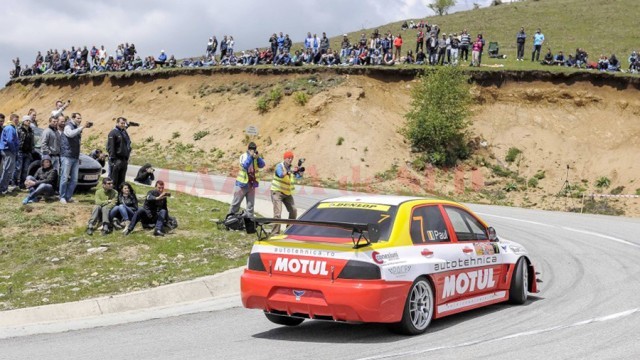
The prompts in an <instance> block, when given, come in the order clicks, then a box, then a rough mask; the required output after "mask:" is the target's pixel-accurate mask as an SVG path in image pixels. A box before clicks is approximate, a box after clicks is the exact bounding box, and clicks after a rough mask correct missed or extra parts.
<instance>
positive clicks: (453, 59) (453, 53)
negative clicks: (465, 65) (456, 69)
mask: <svg viewBox="0 0 640 360" xmlns="http://www.w3.org/2000/svg"><path fill="white" fill-rule="evenodd" d="M451 65H458V49H454V48H452V49H451Z"/></svg>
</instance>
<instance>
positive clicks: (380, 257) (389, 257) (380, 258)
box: [371, 251, 400, 265]
mask: <svg viewBox="0 0 640 360" xmlns="http://www.w3.org/2000/svg"><path fill="white" fill-rule="evenodd" d="M371 258H372V259H373V262H375V263H376V264H380V265H382V264H384V263H388V262H390V261H395V260H400V255H398V253H397V252H392V253H386V254H381V253H379V252H377V251H374V252H372V253H371Z"/></svg>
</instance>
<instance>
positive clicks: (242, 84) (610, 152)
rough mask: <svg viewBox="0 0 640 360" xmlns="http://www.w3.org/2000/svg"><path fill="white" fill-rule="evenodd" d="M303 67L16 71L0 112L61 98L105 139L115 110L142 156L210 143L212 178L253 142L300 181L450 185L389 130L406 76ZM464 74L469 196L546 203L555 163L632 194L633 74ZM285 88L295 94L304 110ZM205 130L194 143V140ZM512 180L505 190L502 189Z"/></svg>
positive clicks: (400, 109) (579, 178)
mask: <svg viewBox="0 0 640 360" xmlns="http://www.w3.org/2000/svg"><path fill="white" fill-rule="evenodd" d="M315 70H317V69H314V71H311V69H303V70H301V71H280V70H275V71H273V70H271V69H257V70H255V71H236V70H235V69H234V70H233V71H231V70H224V69H221V71H207V70H202V71H190V72H182V71H174V72H171V73H168V74H163V75H160V76H157V77H149V76H146V75H145V74H131V75H129V74H127V76H123V77H105V76H102V75H100V76H93V77H86V78H80V79H64V78H62V79H54V78H46V79H43V80H42V79H41V80H36V81H34V79H28V80H22V81H19V82H12V83H10V84H9V85H8V86H7V87H6V88H4V89H3V90H1V91H0V102H1V103H2V104H3V105H2V108H1V109H0V111H1V112H3V113H5V114H7V113H12V112H16V113H18V114H25V113H26V111H27V110H28V109H29V108H31V107H33V108H35V109H36V110H38V111H39V113H40V114H41V116H40V117H39V120H40V123H44V122H46V119H45V117H46V116H45V114H48V113H49V112H50V111H51V110H52V106H53V104H54V102H55V100H56V99H67V98H71V99H73V104H72V107H71V108H70V109H69V112H71V111H79V112H82V113H83V117H84V118H85V119H90V120H93V121H94V122H95V123H96V126H95V129H92V130H90V131H88V134H93V135H94V136H93V140H94V142H95V143H96V144H104V140H106V133H107V132H108V131H109V130H110V129H111V128H112V127H113V124H114V123H113V120H112V119H113V118H114V117H116V116H125V117H127V118H129V119H130V120H134V121H137V122H140V123H142V124H143V125H142V126H141V127H139V128H130V133H131V136H132V138H133V141H134V143H143V142H145V141H146V142H148V143H149V146H148V147H147V150H144V149H140V150H139V151H140V152H141V153H143V154H148V156H150V157H152V158H150V159H149V160H150V162H152V163H153V162H154V159H155V158H157V154H154V153H153V152H150V151H151V150H149V148H151V145H152V144H153V143H155V144H157V145H155V146H154V147H153V148H154V149H155V150H156V151H160V152H162V151H169V152H171V151H174V150H175V149H174V148H171V149H172V150H169V149H167V148H166V146H167V144H174V145H175V144H176V143H178V142H180V143H181V144H182V145H188V146H191V145H189V144H193V148H192V149H198V150H201V151H200V152H198V153H196V156H197V157H210V156H212V155H211V154H212V149H214V150H215V149H217V150H218V152H217V153H216V159H215V164H216V166H212V167H211V168H212V169H214V170H213V171H216V172H223V173H224V172H226V171H227V170H228V169H230V168H231V167H232V165H230V164H233V163H234V162H235V159H236V158H237V155H238V154H240V153H241V152H242V151H244V149H245V146H246V143H247V141H248V140H253V141H256V142H257V143H258V145H259V146H260V149H261V152H262V153H263V154H265V156H266V160H267V162H268V163H270V164H275V163H276V162H278V161H280V156H281V154H282V153H283V152H284V150H286V149H293V150H294V152H295V153H296V155H297V156H298V157H305V158H306V159H307V162H306V164H305V165H307V168H308V172H309V175H313V176H317V177H318V178H320V179H323V180H333V181H339V182H343V183H366V184H374V183H375V184H376V186H375V188H376V189H383V190H387V191H396V192H398V191H406V190H411V191H417V190H420V189H423V190H424V189H425V188H426V189H430V190H435V191H437V192H440V193H444V194H449V193H452V194H455V192H456V190H459V189H458V188H456V187H455V185H454V183H455V181H454V178H455V176H454V175H452V174H451V173H449V174H447V173H443V172H440V173H439V174H440V175H439V177H437V178H436V179H435V182H436V185H435V187H434V186H432V185H430V184H432V183H433V181H434V180H433V179H426V178H428V177H429V174H427V175H426V176H425V173H424V172H419V171H415V170H414V169H412V168H411V166H410V165H409V164H410V163H411V161H412V160H413V154H412V153H411V149H410V147H409V145H408V144H407V143H406V142H405V140H404V138H403V136H402V135H400V134H399V130H400V129H401V127H402V126H403V124H404V114H405V113H406V112H407V110H408V108H409V104H410V100H411V99H410V92H411V88H412V87H413V85H414V82H415V81H416V80H415V76H416V71H415V70H411V69H409V70H406V71H389V70H388V69H378V70H376V69H357V71H356V70H351V69H321V70H320V71H315ZM347 70H349V71H347ZM472 77H473V80H474V87H473V90H472V91H473V95H474V98H475V99H476V104H475V105H474V108H473V134H474V136H475V137H477V138H478V139H479V141H480V143H482V147H481V151H480V152H478V154H477V155H475V157H474V158H473V159H471V160H470V161H469V162H468V163H467V164H466V165H464V166H463V167H462V168H461V169H462V170H463V171H466V172H467V173H466V174H465V175H464V176H463V178H464V185H463V190H464V188H465V187H466V188H472V187H478V186H480V187H482V188H486V189H492V192H490V194H492V195H486V194H485V195H482V192H474V193H475V194H476V195H477V196H476V197H473V196H471V197H469V198H468V199H469V200H479V201H492V200H493V199H491V197H492V196H494V195H496V193H500V192H502V194H498V195H499V198H500V199H501V200H502V201H504V202H506V203H511V204H515V205H523V206H535V207H546V208H549V207H553V203H555V201H552V200H551V199H553V198H554V195H556V194H557V193H558V191H560V190H561V188H562V186H563V184H564V180H565V178H566V177H567V170H566V165H569V168H570V169H569V178H568V181H569V183H570V184H575V186H580V187H581V188H582V189H583V190H584V192H586V193H591V192H595V191H596V190H597V191H601V190H600V189H596V188H595V187H594V183H595V181H596V179H598V178H601V177H607V178H609V179H610V180H611V186H610V188H609V189H604V192H605V193H606V192H608V191H609V190H611V189H613V188H616V187H624V188H623V189H622V190H619V191H622V193H623V194H635V192H636V188H640V183H639V184H636V179H640V168H639V167H637V166H635V164H636V163H638V161H639V160H640V154H638V149H639V145H640V144H639V143H640V140H639V139H640V137H639V136H638V135H640V96H639V95H640V90H639V89H640V79H638V78H636V77H613V76H610V75H608V74H583V73H576V74H568V75H567V74H551V73H526V72H475V73H473V75H472ZM276 87H279V88H281V89H282V90H283V92H284V94H285V96H284V97H283V98H282V100H281V101H280V102H279V104H278V105H277V106H275V107H271V108H270V109H269V110H268V111H267V112H266V113H263V114H261V113H260V112H259V111H258V109H257V104H258V101H259V99H260V98H262V97H269V96H270V93H271V91H272V90H273V89H274V88H276ZM298 92H301V93H306V94H308V95H307V101H306V103H305V104H301V103H302V102H301V101H300V99H299V98H298V97H297V96H296V93H298ZM288 95H289V96H288ZM249 125H254V126H256V127H257V128H258V132H259V135H258V137H253V138H249V137H248V136H247V135H246V134H245V129H246V128H247V127H248V126H249ZM207 131H208V134H206V135H205V136H204V137H202V138H200V139H199V140H194V134H197V133H198V132H201V134H202V132H207ZM87 136H89V135H85V137H87ZM151 137H152V139H150V138H151ZM196 137H197V136H196ZM482 140H484V141H482ZM512 147H517V148H518V149H520V150H521V151H522V154H521V155H520V156H519V157H518V159H517V161H514V162H506V161H505V156H506V154H507V152H508V150H509V149H510V148H512ZM143 151H148V152H147V153H145V152H143ZM171 156H173V154H169V157H171ZM194 161H195V156H194ZM495 165H501V166H503V167H505V168H508V169H510V170H511V171H512V172H513V173H514V174H516V175H514V176H512V177H511V178H509V177H505V176H500V175H497V174H496V172H495V171H494V170H491V168H493V167H495ZM195 168H196V167H194V169H195ZM474 168H477V169H479V170H476V172H478V171H479V172H480V174H481V177H482V179H483V180H482V181H481V185H478V184H475V185H471V182H472V180H471V177H472V176H471V175H470V172H471V171H472V169H474ZM540 172H544V174H545V175H544V178H542V179H540V180H539V182H538V184H537V185H534V186H529V184H526V183H527V180H528V179H530V178H531V177H533V176H534V175H535V174H536V173H540ZM376 175H377V176H376ZM398 177H399V178H401V179H402V178H406V179H405V180H407V181H408V183H409V184H412V185H411V186H410V187H408V188H407V186H406V184H407V181H398V180H397V178H398ZM522 179H524V180H525V184H522ZM516 180H517V181H516ZM513 181H515V182H516V185H517V186H516V188H517V189H514V187H513V186H511V185H509V183H510V182H513ZM507 185H508V186H507ZM476 190H478V189H476ZM507 190H508V191H507ZM625 201H626V202H624V203H622V204H621V205H622V206H625V207H627V208H628V209H627V214H632V215H633V214H637V213H640V210H636V208H637V207H638V206H636V204H635V203H634V200H625Z"/></svg>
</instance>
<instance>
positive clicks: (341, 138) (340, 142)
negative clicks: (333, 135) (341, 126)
mask: <svg viewBox="0 0 640 360" xmlns="http://www.w3.org/2000/svg"><path fill="white" fill-rule="evenodd" d="M343 142H344V138H343V137H342V136H340V137H339V138H338V142H336V145H338V146H340V145H342V143H343Z"/></svg>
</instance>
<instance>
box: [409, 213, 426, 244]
mask: <svg viewBox="0 0 640 360" xmlns="http://www.w3.org/2000/svg"><path fill="white" fill-rule="evenodd" d="M412 220H413V221H419V222H420V236H421V237H422V242H423V243H424V242H427V239H425V237H424V218H423V217H422V215H420V216H414V217H413V218H412Z"/></svg>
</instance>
